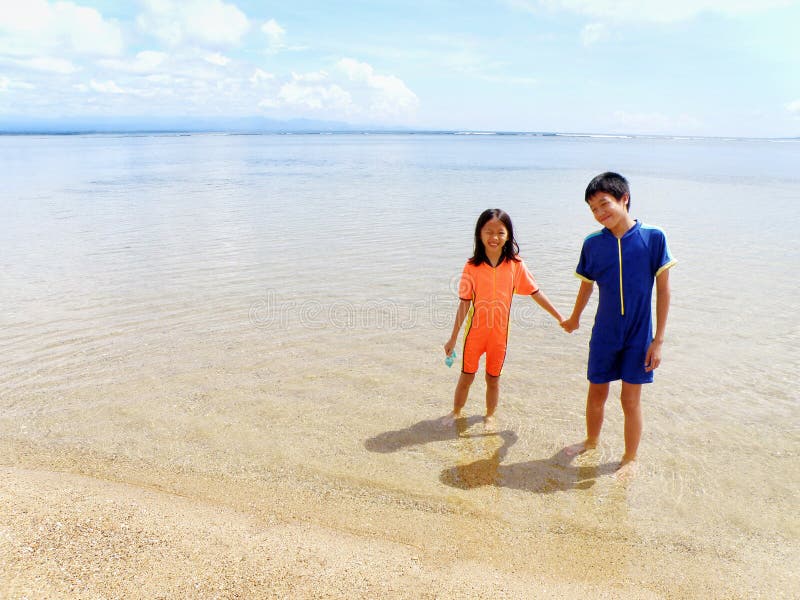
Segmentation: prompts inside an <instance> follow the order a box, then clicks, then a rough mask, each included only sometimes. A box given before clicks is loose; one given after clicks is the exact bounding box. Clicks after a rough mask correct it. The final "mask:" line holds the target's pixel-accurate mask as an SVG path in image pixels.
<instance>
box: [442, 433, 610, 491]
mask: <svg viewBox="0 0 800 600" xmlns="http://www.w3.org/2000/svg"><path fill="white" fill-rule="evenodd" d="M507 433H511V434H512V436H513V437H504V438H503V440H504V443H503V445H502V446H501V447H500V448H498V449H497V450H496V451H495V452H494V453H493V454H492V455H491V456H490V457H488V458H484V459H481V460H476V461H474V462H471V463H467V464H463V465H457V466H455V467H451V468H449V469H445V470H444V471H442V473H441V475H440V476H439V479H440V481H441V482H442V483H444V484H446V485H449V486H451V487H455V488H459V489H466V490H469V489H474V488H477V487H484V486H495V487H504V488H509V489H515V490H523V491H526V492H534V493H537V494H552V493H554V492H561V491H566V490H573V489H577V490H586V489H589V488H590V487H592V486H593V485H594V484H595V480H596V479H597V478H598V477H599V476H601V475H607V474H610V473H613V472H614V471H615V470H616V469H617V467H618V463H604V464H602V465H591V466H575V465H573V464H572V460H574V457H572V456H567V454H566V452H565V451H564V449H562V450H559V451H558V452H557V453H556V454H554V455H553V456H551V457H550V458H545V459H539V460H530V461H527V462H520V463H514V464H510V465H501V464H500V463H501V461H502V460H503V458H505V455H506V453H507V452H508V448H509V447H510V446H511V444H513V443H514V442H515V441H516V439H517V436H516V434H514V433H513V432H501V433H500V434H499V435H500V436H501V437H502V436H503V434H507ZM511 439H513V441H511V442H510V443H506V440H509V441H510V440H511Z"/></svg>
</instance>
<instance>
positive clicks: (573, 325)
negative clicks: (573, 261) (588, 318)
mask: <svg viewBox="0 0 800 600" xmlns="http://www.w3.org/2000/svg"><path fill="white" fill-rule="evenodd" d="M593 290H594V282H591V281H583V280H581V287H580V288H578V296H577V297H576V298H575V308H573V309H572V315H570V317H569V319H567V320H566V321H564V322H563V323H561V326H562V327H563V328H564V330H565V331H566V332H567V333H572V332H573V331H575V330H576V329H577V328H578V327H580V324H581V314H583V309H584V308H586V305H587V304H588V303H589V298H590V297H591V296H592V291H593Z"/></svg>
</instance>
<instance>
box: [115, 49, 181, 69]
mask: <svg viewBox="0 0 800 600" xmlns="http://www.w3.org/2000/svg"><path fill="white" fill-rule="evenodd" d="M166 59H167V55H166V54H165V53H164V52H156V51H155V50H143V51H141V52H139V53H138V54H137V55H136V56H135V57H134V58H133V60H116V59H113V60H102V61H99V64H101V65H102V66H104V67H106V68H109V69H112V70H115V71H122V72H126V73H152V72H153V71H155V70H156V69H158V68H159V67H160V66H161V65H162V64H163V63H164V61H165V60H166Z"/></svg>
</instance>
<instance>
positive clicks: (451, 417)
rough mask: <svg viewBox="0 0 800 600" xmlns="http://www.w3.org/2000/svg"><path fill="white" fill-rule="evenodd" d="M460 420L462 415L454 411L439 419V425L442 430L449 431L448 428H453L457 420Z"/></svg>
mask: <svg viewBox="0 0 800 600" xmlns="http://www.w3.org/2000/svg"><path fill="white" fill-rule="evenodd" d="M460 418H461V413H457V412H455V411H453V412H451V413H448V414H446V415H445V416H443V417H441V418H440V419H439V422H438V425H439V427H440V428H441V429H447V428H448V427H452V426H453V425H455V423H456V420H457V419H460Z"/></svg>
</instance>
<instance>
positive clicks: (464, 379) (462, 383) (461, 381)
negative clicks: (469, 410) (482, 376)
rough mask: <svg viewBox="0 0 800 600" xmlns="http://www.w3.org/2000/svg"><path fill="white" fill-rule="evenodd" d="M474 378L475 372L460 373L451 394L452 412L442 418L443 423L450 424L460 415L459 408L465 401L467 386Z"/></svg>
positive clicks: (467, 394) (470, 384) (468, 386)
mask: <svg viewBox="0 0 800 600" xmlns="http://www.w3.org/2000/svg"><path fill="white" fill-rule="evenodd" d="M474 380H475V373H461V376H460V377H459V378H458V383H457V384H456V391H455V393H454V394H453V412H451V413H450V414H449V415H446V416H445V417H443V418H442V424H443V425H452V424H453V422H455V420H456V419H458V418H460V417H461V409H463V408H464V405H465V404H466V403H467V397H468V396H469V388H470V386H472V382H473V381H474Z"/></svg>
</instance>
